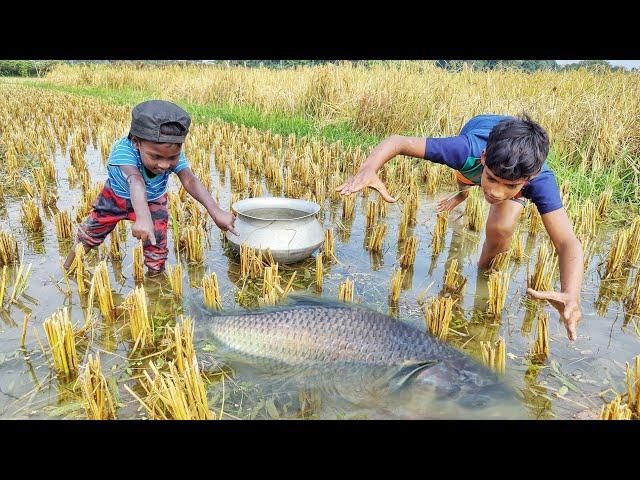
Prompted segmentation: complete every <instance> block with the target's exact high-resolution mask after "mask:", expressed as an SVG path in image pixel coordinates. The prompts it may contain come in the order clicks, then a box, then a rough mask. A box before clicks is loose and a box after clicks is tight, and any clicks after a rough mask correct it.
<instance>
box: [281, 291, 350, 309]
mask: <svg viewBox="0 0 640 480" xmlns="http://www.w3.org/2000/svg"><path fill="white" fill-rule="evenodd" d="M282 305H287V306H304V305H308V306H316V305H317V306H323V307H339V308H351V304H349V303H345V302H340V301H338V300H335V299H331V298H326V297H318V296H316V295H311V294H305V293H299V292H298V293H291V294H289V295H287V297H286V299H285V301H284V302H283V304H282Z"/></svg>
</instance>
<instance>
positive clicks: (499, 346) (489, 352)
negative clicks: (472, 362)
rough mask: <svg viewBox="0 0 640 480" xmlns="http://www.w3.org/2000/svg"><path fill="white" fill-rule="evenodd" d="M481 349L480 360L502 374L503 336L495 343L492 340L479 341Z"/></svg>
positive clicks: (504, 359)
mask: <svg viewBox="0 0 640 480" xmlns="http://www.w3.org/2000/svg"><path fill="white" fill-rule="evenodd" d="M480 348H481V349H482V361H483V362H484V364H485V365H486V366H487V367H489V368H490V369H492V370H495V371H496V372H497V373H499V374H501V375H504V372H505V366H506V358H505V357H506V355H505V353H506V345H505V341H504V338H502V337H500V338H499V339H498V341H497V342H496V343H495V344H492V342H480Z"/></svg>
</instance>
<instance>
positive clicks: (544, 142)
mask: <svg viewBox="0 0 640 480" xmlns="http://www.w3.org/2000/svg"><path fill="white" fill-rule="evenodd" d="M548 153H549V136H548V135H547V132H545V131H544V129H543V128H542V127H541V126H540V125H539V124H537V123H536V122H534V121H533V120H531V118H529V115H527V114H526V113H523V114H522V116H521V117H520V118H508V119H505V120H501V121H500V122H498V123H497V124H496V125H495V126H494V127H493V129H492V130H491V133H490V134H489V138H488V139H487V147H486V156H487V157H486V162H485V163H486V165H487V167H489V169H490V170H491V171H492V172H493V173H494V174H495V175H497V176H498V177H500V178H504V179H505V180H520V179H522V178H529V177H532V176H534V175H537V174H538V172H540V169H541V168H542V164H543V163H544V162H545V160H546V159H547V154H548Z"/></svg>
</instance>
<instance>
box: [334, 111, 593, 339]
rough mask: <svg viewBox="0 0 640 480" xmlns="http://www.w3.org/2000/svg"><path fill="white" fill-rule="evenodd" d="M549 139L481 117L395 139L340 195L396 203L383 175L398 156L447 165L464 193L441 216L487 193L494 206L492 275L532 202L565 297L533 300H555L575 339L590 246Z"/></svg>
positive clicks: (484, 258)
mask: <svg viewBox="0 0 640 480" xmlns="http://www.w3.org/2000/svg"><path fill="white" fill-rule="evenodd" d="M548 153H549V138H548V136H547V133H546V132H545V131H544V129H543V128H542V127H541V126H540V125H538V124H537V123H535V122H533V121H532V120H531V119H530V118H529V117H528V116H526V115H524V116H523V117H522V118H515V117H508V116H502V115H479V116H476V117H474V118H472V119H471V120H469V122H468V123H466V124H465V125H464V126H463V127H462V130H461V131H460V135H457V136H454V137H446V138H427V139H425V138H423V137H405V136H401V135H392V136H391V137H389V138H387V139H385V140H384V141H382V142H381V143H380V144H379V145H378V146H377V147H376V148H375V149H374V150H373V151H372V152H371V154H370V155H369V156H368V157H367V159H366V160H365V161H364V163H363V164H362V166H361V167H360V170H359V171H358V173H357V174H356V175H354V176H353V177H351V178H349V179H348V180H347V181H346V182H345V183H343V184H342V185H340V186H339V187H338V188H337V191H338V192H340V193H341V194H342V195H350V194H352V193H354V192H357V191H359V190H362V189H363V188H365V187H371V188H375V189H376V190H377V191H378V192H380V195H381V196H382V198H384V199H385V200H386V201H387V202H395V201H396V199H394V198H393V197H392V196H391V195H390V194H389V192H388V191H387V189H386V187H385V186H384V184H383V183H382V181H381V180H380V178H379V177H378V175H377V171H378V170H379V169H380V168H381V167H382V166H383V165H384V164H385V163H386V162H388V161H389V160H391V159H392V158H393V157H395V156H396V155H408V156H412V157H417V158H425V159H427V160H430V161H432V162H435V163H442V164H444V165H447V166H449V167H451V168H453V169H454V170H455V174H456V177H457V179H458V186H459V192H458V194H457V195H455V196H454V197H453V198H445V199H442V200H440V201H439V202H438V210H439V211H443V210H451V209H453V208H455V207H456V206H457V205H458V204H460V203H461V202H463V201H464V200H465V199H466V198H467V196H468V195H469V188H472V187H473V186H479V187H481V188H482V190H483V193H484V197H485V199H486V200H487V202H489V203H490V204H491V208H490V210H489V216H488V218H487V234H486V240H485V243H484V245H483V247H482V253H481V255H480V260H479V262H478V264H479V267H480V268H488V267H489V264H490V262H491V260H492V259H493V258H494V257H495V256H496V255H497V254H498V253H500V252H504V251H506V250H508V248H509V245H510V242H511V236H512V234H513V232H514V230H515V227H516V223H517V221H518V219H519V217H520V214H521V213H522V209H523V208H524V204H525V199H529V200H530V201H532V202H533V203H534V204H535V205H536V207H537V208H538V212H540V215H541V218H542V222H543V224H544V226H545V228H546V230H547V232H548V233H549V236H550V238H551V241H552V242H553V244H554V246H555V248H556V251H557V253H558V260H559V264H560V283H561V291H560V292H555V291H547V292H540V291H535V290H533V289H531V288H529V289H528V290H527V293H528V294H529V295H531V296H532V297H533V298H536V299H542V300H548V301H549V302H550V303H551V304H552V305H553V306H554V307H555V308H556V309H557V310H558V312H559V313H560V316H561V318H562V320H563V322H564V325H565V327H566V329H567V335H568V337H569V339H570V340H574V339H575V338H576V327H577V325H578V322H579V321H580V319H581V317H582V312H581V310H580V289H581V286H582V275H583V263H582V262H583V260H582V246H581V244H580V242H579V241H578V239H577V238H576V237H575V235H574V233H573V228H572V226H571V223H570V222H569V218H568V216H567V213H566V211H565V209H564V207H563V205H562V200H561V197H560V193H559V191H558V185H557V182H556V179H555V176H554V174H553V172H552V171H551V170H549V167H548V166H547V163H546V158H547V154H548Z"/></svg>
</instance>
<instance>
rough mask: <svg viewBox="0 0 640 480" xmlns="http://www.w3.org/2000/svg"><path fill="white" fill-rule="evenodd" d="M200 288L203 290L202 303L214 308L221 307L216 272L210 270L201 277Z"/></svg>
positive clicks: (219, 308) (218, 308)
mask: <svg viewBox="0 0 640 480" xmlns="http://www.w3.org/2000/svg"><path fill="white" fill-rule="evenodd" d="M202 290H203V291H204V304H205V305H206V306H207V307H209V308H215V309H216V310H221V309H222V299H221V298H220V288H219V286H218V276H217V275H216V272H211V273H210V274H209V275H206V276H205V277H203V278H202Z"/></svg>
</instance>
